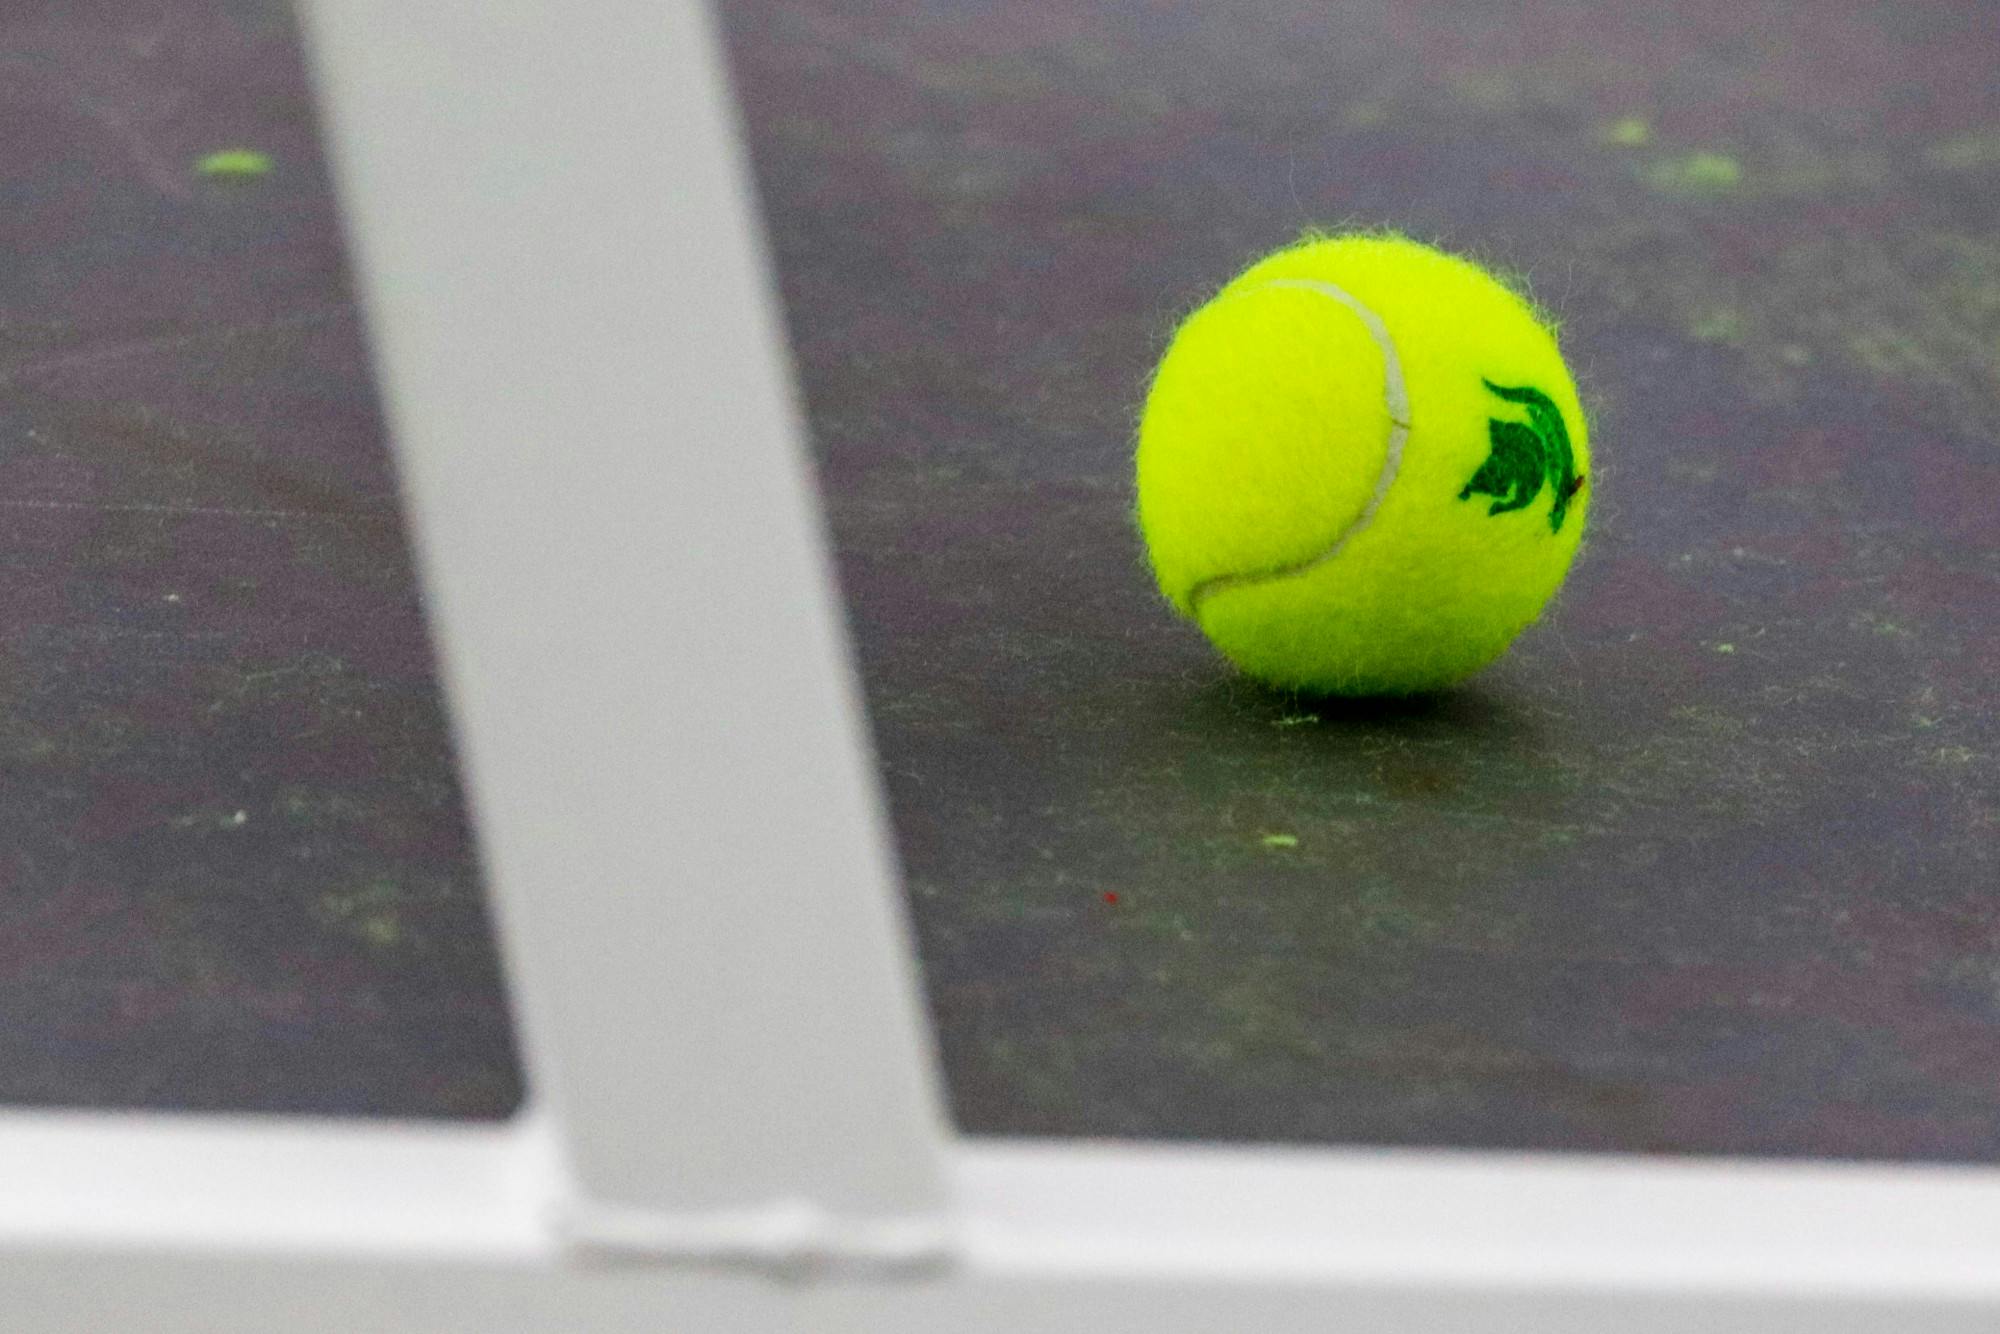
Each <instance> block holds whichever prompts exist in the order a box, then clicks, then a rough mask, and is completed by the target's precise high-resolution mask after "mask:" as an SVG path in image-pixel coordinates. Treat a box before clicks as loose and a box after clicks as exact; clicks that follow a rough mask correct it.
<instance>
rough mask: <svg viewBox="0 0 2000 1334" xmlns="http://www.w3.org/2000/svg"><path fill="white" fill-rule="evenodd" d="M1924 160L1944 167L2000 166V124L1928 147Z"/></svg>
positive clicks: (1979, 168)
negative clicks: (1999, 125)
mask: <svg viewBox="0 0 2000 1334" xmlns="http://www.w3.org/2000/svg"><path fill="white" fill-rule="evenodd" d="M1924 161H1925V162H1927V163H1929V164H1930V165H1931V166H1933V167H1936V168H1938V169H1939V170H1942V171H1989V170H1993V169H1996V168H2000V127H1996V128H1994V129H1987V130H1973V131H1971V132H1970V133H1968V134H1961V135H1959V136H1958V137H1956V138H1953V139H1946V140H1945V141H1944V142H1942V143H1938V144H1933V145H1931V147H1929V148H1927V149H1925V150H1924Z"/></svg>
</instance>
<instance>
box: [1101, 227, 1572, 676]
mask: <svg viewBox="0 0 2000 1334" xmlns="http://www.w3.org/2000/svg"><path fill="white" fill-rule="evenodd" d="M1589 462H1590V456H1589V443H1588V439H1587V434H1586V427H1585V422H1584V417H1583V411H1582V408H1581V406H1580V405H1579V403H1578V401H1577V394H1576V387H1575V385H1574V383H1573V382H1572V381H1571V379H1570V376H1569V372H1568V371H1567V369H1566V368H1565V367H1564V365H1563V360H1562V355H1561V353H1560V352H1559V351H1558V349H1557V346H1556V340H1555V336H1554V334H1553V333H1552V332H1551V331H1550V330H1549V328H1548V327H1547V326H1546V325H1545V324H1544V323H1543V321H1542V320H1541V319H1540V318H1538V317H1537V315H1536V313H1535V311H1534V309H1533V308H1532V307H1530V306H1529V305H1528V303H1527V302H1526V301H1524V300H1523V299H1522V298H1521V297H1519V296H1517V295H1516V294H1515V293H1514V292H1513V291H1511V290H1509V289H1508V288H1507V287H1505V286H1503V285H1502V284H1501V283H1500V282H1498V281H1497V280H1496V279H1494V278H1493V277H1491V276H1490V275H1488V274H1487V273H1486V272H1484V271H1483V270H1482V269H1480V268H1478V267H1477V266H1476V265H1474V264H1472V263H1470V262H1468V261H1466V260H1463V259H1459V258H1457V257H1455V256H1452V255H1448V254H1446V253H1444V252H1442V251H1439V250H1436V249H1433V248H1431V247H1429V246H1426V245H1422V244H1420V243H1418V242H1415V241H1411V240H1407V239H1405V238H1402V237H1397V236H1385V235H1355V236H1340V237H1331V238H1321V239H1311V240H1307V241H1304V242H1301V243H1300V244H1298V245H1295V246H1292V247H1290V248H1287V249H1284V250H1280V251H1278V252H1276V253H1275V254H1272V255H1270V256H1268V257H1267V258H1265V259H1263V260H1261V261H1260V262H1258V263H1257V264H1255V265H1253V266H1251V268H1249V269H1248V270H1247V271H1245V272H1244V273H1243V274H1242V275H1241V276H1239V277H1238V278H1236V279H1235V280H1234V281H1232V282H1231V283H1230V284H1229V285H1228V286H1227V287H1225V288H1223V289H1222V291H1221V292H1219V293H1218V294H1217V295H1216V296H1215V298H1214V299H1213V300H1211V301H1209V302H1208V303H1207V304H1206V305H1204V306H1202V307H1201V308H1200V309H1199V310H1197V311H1196V312H1195V313H1194V314H1193V315H1191V316H1189V317H1188V319H1187V320H1186V322H1185V323H1183V324H1182V325H1181V327H1180V328H1179V330H1178V331H1177V332H1176V333H1175V335H1174V338H1173V341H1172V343H1171V344H1170V345H1169V347H1168V349H1167V353H1166V356H1165V357H1164V358H1163V359H1162V361H1161V363H1160V367H1159V370H1158V371H1157V372H1156V374H1155V375H1154V378H1153V384H1152V388H1151V390H1150V391H1149V392H1148V395H1147V399H1146V406H1145V411H1144V414H1143V416H1142V418H1141V421H1140V428H1139V444H1138V454H1137V473H1138V478H1137V481H1138V518H1139V526H1140V530H1141V532H1142V534H1143V535H1144V538H1145V541H1146V549H1147V552H1148V554H1149V556H1150V558H1151V561H1152V566H1153V572H1154V574H1155V576H1156V577H1157V578H1158V580H1159V584H1160V588H1161V591H1163V592H1164V593H1165V594H1166V595H1167V597H1168V599H1169V600H1170V601H1172V603H1173V604H1174V606H1175V607H1176V608H1178V609H1179V610H1180V611H1181V612H1182V613H1183V614H1184V615H1186V616H1188V617H1190V618H1192V619H1193V620H1194V621H1195V622H1196V623H1197V624H1199V625H1200V626H1201V628H1202V631H1203V632H1204V633H1205V634H1206V635H1207V636H1208V638H1209V640H1210V641H1211V642H1212V643H1213V644H1214V645H1215V646H1216V647H1217V648H1218V649H1220V650H1221V651H1222V652H1223V653H1224V654H1225V655H1226V656H1227V657H1228V658H1229V659H1230V660H1231V661H1233V662H1234V663H1236V665H1237V666H1238V667H1239V668H1241V669H1242V670H1243V671H1244V672H1245V673H1246V674H1248V675H1250V676H1252V677H1255V678H1258V679H1260V680H1263V681H1266V682H1268V683H1270V684H1273V685H1277V686H1282V687H1289V688H1293V689H1298V690H1301V691H1306V692H1312V693H1324V694H1335V695H1406V694H1414V693H1420V692H1425V691H1432V690H1437V689H1441V688H1443V687H1445V686H1449V685H1451V684H1453V683H1454V682H1457V681H1460V680H1462V679H1464V678H1465V677H1467V676H1469V675H1471V674H1472V673H1473V672H1476V671H1478V670H1479V669H1480V668H1482V667H1484V666H1486V665H1487V664H1489V663H1491V662H1492V661H1493V660H1494V659H1495V658H1497V657H1499V656H1500V655H1501V654H1502V653H1503V652H1505V651H1506V648H1507V645H1508V644H1509V643H1511V642H1512V641H1513V639H1514V637H1515V636H1516V635H1518V634H1519V633H1520V632H1521V631H1522V630H1523V629H1524V628H1525V627H1526V626H1527V625H1528V624H1529V623H1530V622H1532V621H1533V620H1534V619H1535V617H1536V616H1537V615H1539V614H1540V612H1541V610H1542V607H1543V606H1544V604H1546V603H1547V601H1548V600H1549V598H1550V596H1551V595H1552V594H1553V593H1554V592H1555V590H1556V588H1557V587H1558V586H1559V585H1560V584H1561V583H1562V581H1563V577H1564V575H1565V574H1566V573H1567V572H1568V570H1569V566H1570V562H1571V561H1572V559H1573V558H1574V557H1575V555H1576V550H1577V544H1578V542H1579V540H1580V539H1581V537H1582V535H1583V529H1584V521H1585V517H1586V512H1587V510H1588V508H1589V492H1590V488H1589V487H1588V485H1587V480H1588V468H1589Z"/></svg>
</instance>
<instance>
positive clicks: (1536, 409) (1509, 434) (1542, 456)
mask: <svg viewBox="0 0 2000 1334" xmlns="http://www.w3.org/2000/svg"><path fill="white" fill-rule="evenodd" d="M1480 383H1481V384H1483V385H1485V386H1486V387H1487V388H1488V389H1490V390H1492V391H1493V392H1494V393H1495V394H1496V395H1498V396H1499V397H1501V398H1504V399H1506V400H1507V401H1508V402H1509V403H1519V404H1520V405H1521V406H1523V407H1525V408H1526V409H1527V410H1528V420H1526V421H1524V422H1522V421H1502V420H1500V419H1499V418H1497V417H1495V418H1493V419H1491V420H1489V421H1488V422H1487V423H1486V431H1487V435H1488V437H1489V438H1490V439H1491V440H1492V442H1493V449H1492V452H1491V453H1489V454H1488V455H1487V456H1486V462H1484V463H1482V464H1480V465H1479V471H1478V472H1476V473H1474V474H1472V480H1471V481H1469V482H1467V483H1466V484H1465V490H1463V491H1461V492H1459V493H1458V498H1459V499H1460V500H1470V499H1471V498H1472V497H1473V496H1474V495H1475V494H1477V495H1482V496H1492V497H1493V505H1492V507H1491V508H1490V509H1488V510H1487V511H1486V512H1487V513H1488V514H1505V513H1506V512H1507V511H1508V510H1518V509H1526V508H1527V507H1528V505H1529V504H1531V503H1532V502H1533V501H1534V499H1535V497H1536V496H1539V495H1540V494H1541V493H1542V486H1543V484H1544V483H1546V484H1547V485H1548V487H1549V489H1550V490H1552V491H1554V492H1555V496H1556V499H1555V504H1554V505H1552V506H1550V507H1549V530H1550V531H1551V532H1560V531H1562V526H1563V518H1564V517H1565V516H1566V515H1567V514H1568V513H1569V502H1570V498H1571V497H1572V496H1574V495H1575V494H1576V493H1577V492H1578V491H1581V490H1582V489H1583V478H1582V477H1580V476H1578V475H1577V471H1576V456H1575V455H1574V454H1572V453H1571V452H1570V448H1569V432H1568V431H1567V430H1565V429H1564V428H1563V419H1562V413H1561V411H1560V410H1558V409H1557V407H1556V405H1555V404H1553V403H1551V402H1550V401H1549V396H1548V395H1547V394H1544V393H1543V392H1542V391H1541V390H1539V389H1530V388H1528V387H1527V386H1525V385H1524V386H1522V387H1521V388H1519V389H1507V388H1503V387H1502V386H1500V385H1497V384H1495V383H1493V381H1491V380H1481V381H1480Z"/></svg>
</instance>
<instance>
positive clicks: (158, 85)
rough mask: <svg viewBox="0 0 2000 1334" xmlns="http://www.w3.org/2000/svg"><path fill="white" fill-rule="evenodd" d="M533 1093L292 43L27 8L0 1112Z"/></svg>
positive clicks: (5, 666)
mask: <svg viewBox="0 0 2000 1334" xmlns="http://www.w3.org/2000/svg"><path fill="white" fill-rule="evenodd" d="M238 148H243V149H254V150H258V151H261V152H263V153H265V154H267V155H269V157H270V160H271V163H272V165H271V169H270V171H269V172H268V173H267V174H263V175H249V176H233V177H232V176H228V175H211V174H207V173H204V172H203V171H202V170H201V169H200V168H201V164H202V163H203V162H204V160H205V159H206V158H207V157H208V156H209V155H210V154H212V153H214V152H216V151H218V150H228V149H238ZM518 1096H519V1089H518V1076H517V1074H516V1071H515V1066H514V1061H513V1056H512V1048H511V1038H510V1035H509V1031H508V1025H507V1017H506V1004H505V1000H504V998H503V994H502V988H501V985H500V979H499V974H498V969H497V967H496V965H495V963H494V956H493V950H492V947H491V943H490V940H489V936H488V933H487V929H486V923H485V919H484V915H483V908H482V904H481V899H480V890H479V879H478V876H477V874H476V871H475V868H474V864H473V858H472V855H471V852H470V840H469V837H468V833H467V826H466V820H465V816H464V813H463V806H462V802H461V800H460V796H459V790H458V783H457V778H456V776H455V767H454V764H453V760H452V753H451V744H450V738H449V734H448V730H447V727H446V722H445V717H444V711H443V708H442V706H441V702H440V699H439V695H438V688H437V685H436V682H435V680H434V677H433V672H432V663H431V657H430V650H429V648H428V645H427V642H426V636H425V630H424V622H423V614H422V610H421V608H420V606H419V602H418V596H417V593H416V588H415V583H414V580H413V578H412V575H411V568H410V556H409V553H408V550H407V548H406V545H405V541H404V535H403V531H402V525H401V522H400V519H399V517H398V514H397V497H396V487H395V481H394V478H393V476H392V474H391V469H390V461H389V456H388V453H387V450H386V448H385V446H384V443H383V430H382V423H381V419H380V417H379V416H378V414H377V411H376V405H375V400H374V395H373V390H372V388H371V385H370V377H369V371H368V363H367V354H366V351H365V348H364V344H363V339H362V331H361V326H360V322H359V320H358V319H357V317H356V315H355V312H354V310H353V307H352V303H351V301H350V299H349V289H348V284H347V280H346V276H345V274H344V273H343V260H342V250H341V243H340V237H339V234H338V230H337V223H336V220H335V217H334V212H333V207H332V200H331V196H330V194H329V187H328V183H327V180H326V176H325V171H324V168H323V167H322V165H321V161H320V157H319V150H318V146H317V143H316V131H315V127H314V115H313V107H312V100H311V98H310V96H309V94H308V92H307V89H306V85H305V78H304V72H303V69H302V67H301V65H300V60H299V51H298V40H297V35H296V33H295V31H294V29H293V26H292V23H291V19H290V16H289V14H288V13H287V11H286V10H285V8H284V7H283V6H282V5H280V4H274V3H224V2H223V0H174V2H173V3H128V2H127V0H93V2H90V3H84V2H80V0H40V2H38V3H28V2H27V0H8V3H7V4H6V5H5V7H4V9H0V1100H5V1101H8V1102H16V1103H33V1104H58V1103H81V1104H89V1105H97V1106H119V1107H123V1106H148V1107H172V1108H204V1109H214V1108H243V1109H253V1108H254V1109H266V1110H295V1111H315V1112H335V1113H356V1112H366V1113H406V1114H428V1115H438V1114H456V1115H495V1114H499V1113H502V1112H505V1111H506V1110H508V1109H509V1108H511V1107H512V1106H513V1104H514V1103H515V1101H516V1100H517V1098H518Z"/></svg>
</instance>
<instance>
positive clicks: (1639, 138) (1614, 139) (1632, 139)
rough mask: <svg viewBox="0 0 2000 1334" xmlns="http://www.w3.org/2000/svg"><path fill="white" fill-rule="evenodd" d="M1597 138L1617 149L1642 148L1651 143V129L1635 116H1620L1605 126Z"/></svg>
mask: <svg viewBox="0 0 2000 1334" xmlns="http://www.w3.org/2000/svg"><path fill="white" fill-rule="evenodd" d="M1599 137H1600V138H1601V139H1603V140H1604V142H1605V143H1607V144H1612V145H1614V146H1616V147H1619V148H1644V147H1645V146H1646V145H1647V144H1650V143H1652V142H1653V127H1652V126H1650V125H1648V124H1647V123H1646V122H1645V121H1643V120H1641V119H1640V118H1639V117H1637V116H1621V117H1619V118H1618V119H1617V120H1614V121H1612V122H1611V123H1610V124H1609V125H1606V126H1605V127H1604V129H1603V131H1602V132H1601V133H1600V134H1599Z"/></svg>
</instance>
